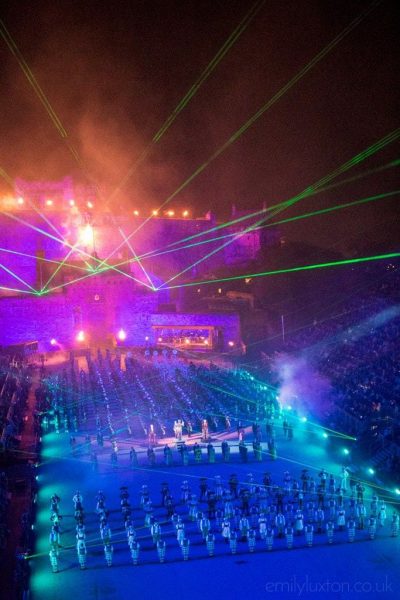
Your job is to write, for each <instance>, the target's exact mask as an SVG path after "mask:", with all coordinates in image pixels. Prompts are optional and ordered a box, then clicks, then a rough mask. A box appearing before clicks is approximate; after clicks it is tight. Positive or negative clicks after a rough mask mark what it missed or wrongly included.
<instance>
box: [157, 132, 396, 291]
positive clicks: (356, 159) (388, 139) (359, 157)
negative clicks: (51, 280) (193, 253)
mask: <svg viewBox="0 0 400 600" xmlns="http://www.w3.org/2000/svg"><path fill="white" fill-rule="evenodd" d="M399 136H400V129H397V130H394V131H392V132H390V133H389V134H387V135H386V136H384V137H383V138H381V139H380V140H378V141H377V142H375V143H374V144H372V145H371V146H369V147H368V148H366V149H364V150H363V151H362V152H359V153H358V154H356V155H355V156H353V157H352V158H351V159H350V160H348V161H346V162H345V163H343V164H342V165H341V166H339V167H338V168H337V169H335V170H334V171H332V172H331V173H329V174H328V175H325V176H324V177H322V178H321V179H319V180H318V181H317V182H316V183H314V184H312V185H311V186H309V187H307V188H305V189H304V190H303V191H302V192H300V193H299V194H297V195H296V196H294V197H292V198H290V199H289V200H287V201H286V202H283V203H281V204H280V208H279V209H278V208H277V209H276V210H275V211H274V212H273V213H272V216H275V214H277V213H279V212H282V211H283V210H286V209H287V208H289V207H290V206H292V205H293V204H295V203H297V202H299V201H300V200H303V199H304V198H305V197H307V196H309V195H310V193H313V192H314V191H315V190H318V189H321V188H322V187H324V185H326V184H327V183H329V182H330V181H332V179H334V178H335V177H337V176H338V175H340V174H342V173H344V172H346V171H347V170H349V169H350V168H352V167H353V166H354V165H355V164H358V163H360V162H362V161H363V160H365V159H366V158H368V157H370V156H372V155H373V154H375V153H376V152H378V151H379V150H381V149H382V148H384V147H385V146H386V145H388V144H390V143H392V142H393V141H395V140H396V139H397V138H398V137H399ZM269 217H270V215H267V216H266V217H265V218H263V219H261V220H260V221H258V222H257V223H256V226H257V225H260V224H262V223H263V222H264V221H266V220H267V219H268V218H269ZM251 229H254V226H251V227H249V228H246V229H245V230H244V231H243V232H241V235H244V234H246V233H248V232H249V231H251ZM235 239H236V238H233V239H232V240H229V241H228V242H225V243H224V244H222V246H220V247H219V248H217V249H214V250H213V251H212V252H211V253H208V254H206V255H205V256H204V257H203V258H201V259H199V260H198V261H196V262H195V263H192V264H191V265H189V266H188V267H186V268H185V269H183V270H182V271H180V272H179V273H178V274H176V275H174V276H173V277H171V278H170V279H169V280H168V281H167V282H165V283H163V284H162V285H161V286H160V287H159V288H158V289H161V288H163V287H166V286H167V285H168V284H169V283H170V282H171V281H173V280H174V279H176V278H177V277H179V276H180V275H183V274H184V273H186V272H187V271H188V270H190V269H191V268H192V267H194V266H197V265H198V264H199V263H201V262H203V261H204V260H206V259H207V258H210V256H212V255H213V254H215V253H216V252H218V250H221V249H223V248H224V247H226V246H227V245H228V244H231V243H232V242H233V241H235ZM170 287H172V288H173V287H174V286H170Z"/></svg>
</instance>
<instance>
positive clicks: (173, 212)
mask: <svg viewBox="0 0 400 600" xmlns="http://www.w3.org/2000/svg"><path fill="white" fill-rule="evenodd" d="M167 215H168V216H169V217H173V216H174V215H175V211H174V210H168V211H167Z"/></svg>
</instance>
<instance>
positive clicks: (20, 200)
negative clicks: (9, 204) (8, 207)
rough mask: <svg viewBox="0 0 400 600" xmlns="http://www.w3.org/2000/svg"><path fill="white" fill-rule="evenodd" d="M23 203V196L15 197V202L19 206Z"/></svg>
mask: <svg viewBox="0 0 400 600" xmlns="http://www.w3.org/2000/svg"><path fill="white" fill-rule="evenodd" d="M23 203H24V199H23V198H17V204H19V205H20V206H22V204H23Z"/></svg>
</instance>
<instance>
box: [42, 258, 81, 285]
mask: <svg viewBox="0 0 400 600" xmlns="http://www.w3.org/2000/svg"><path fill="white" fill-rule="evenodd" d="M74 250H75V247H74V248H70V249H69V250H68V252H67V254H66V255H65V258H64V260H62V261H61V262H60V264H59V265H58V266H57V267H56V268H55V270H54V272H53V273H52V274H51V275H50V277H49V278H48V280H47V281H46V283H45V284H44V286H42V288H41V290H40V291H41V292H44V291H45V290H46V289H47V288H48V287H49V284H50V283H51V281H53V279H54V277H55V276H56V275H57V273H58V272H59V271H60V269H62V268H63V266H64V265H65V263H66V261H67V260H68V258H69V257H70V256H71V254H72V252H73V251H74Z"/></svg>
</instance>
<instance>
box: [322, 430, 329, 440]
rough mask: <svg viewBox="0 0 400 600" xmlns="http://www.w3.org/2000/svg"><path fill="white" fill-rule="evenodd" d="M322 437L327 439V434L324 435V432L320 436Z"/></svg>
mask: <svg viewBox="0 0 400 600" xmlns="http://www.w3.org/2000/svg"><path fill="white" fill-rule="evenodd" d="M322 437H323V438H325V439H327V438H328V434H327V433H326V431H324V433H323V434H322Z"/></svg>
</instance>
